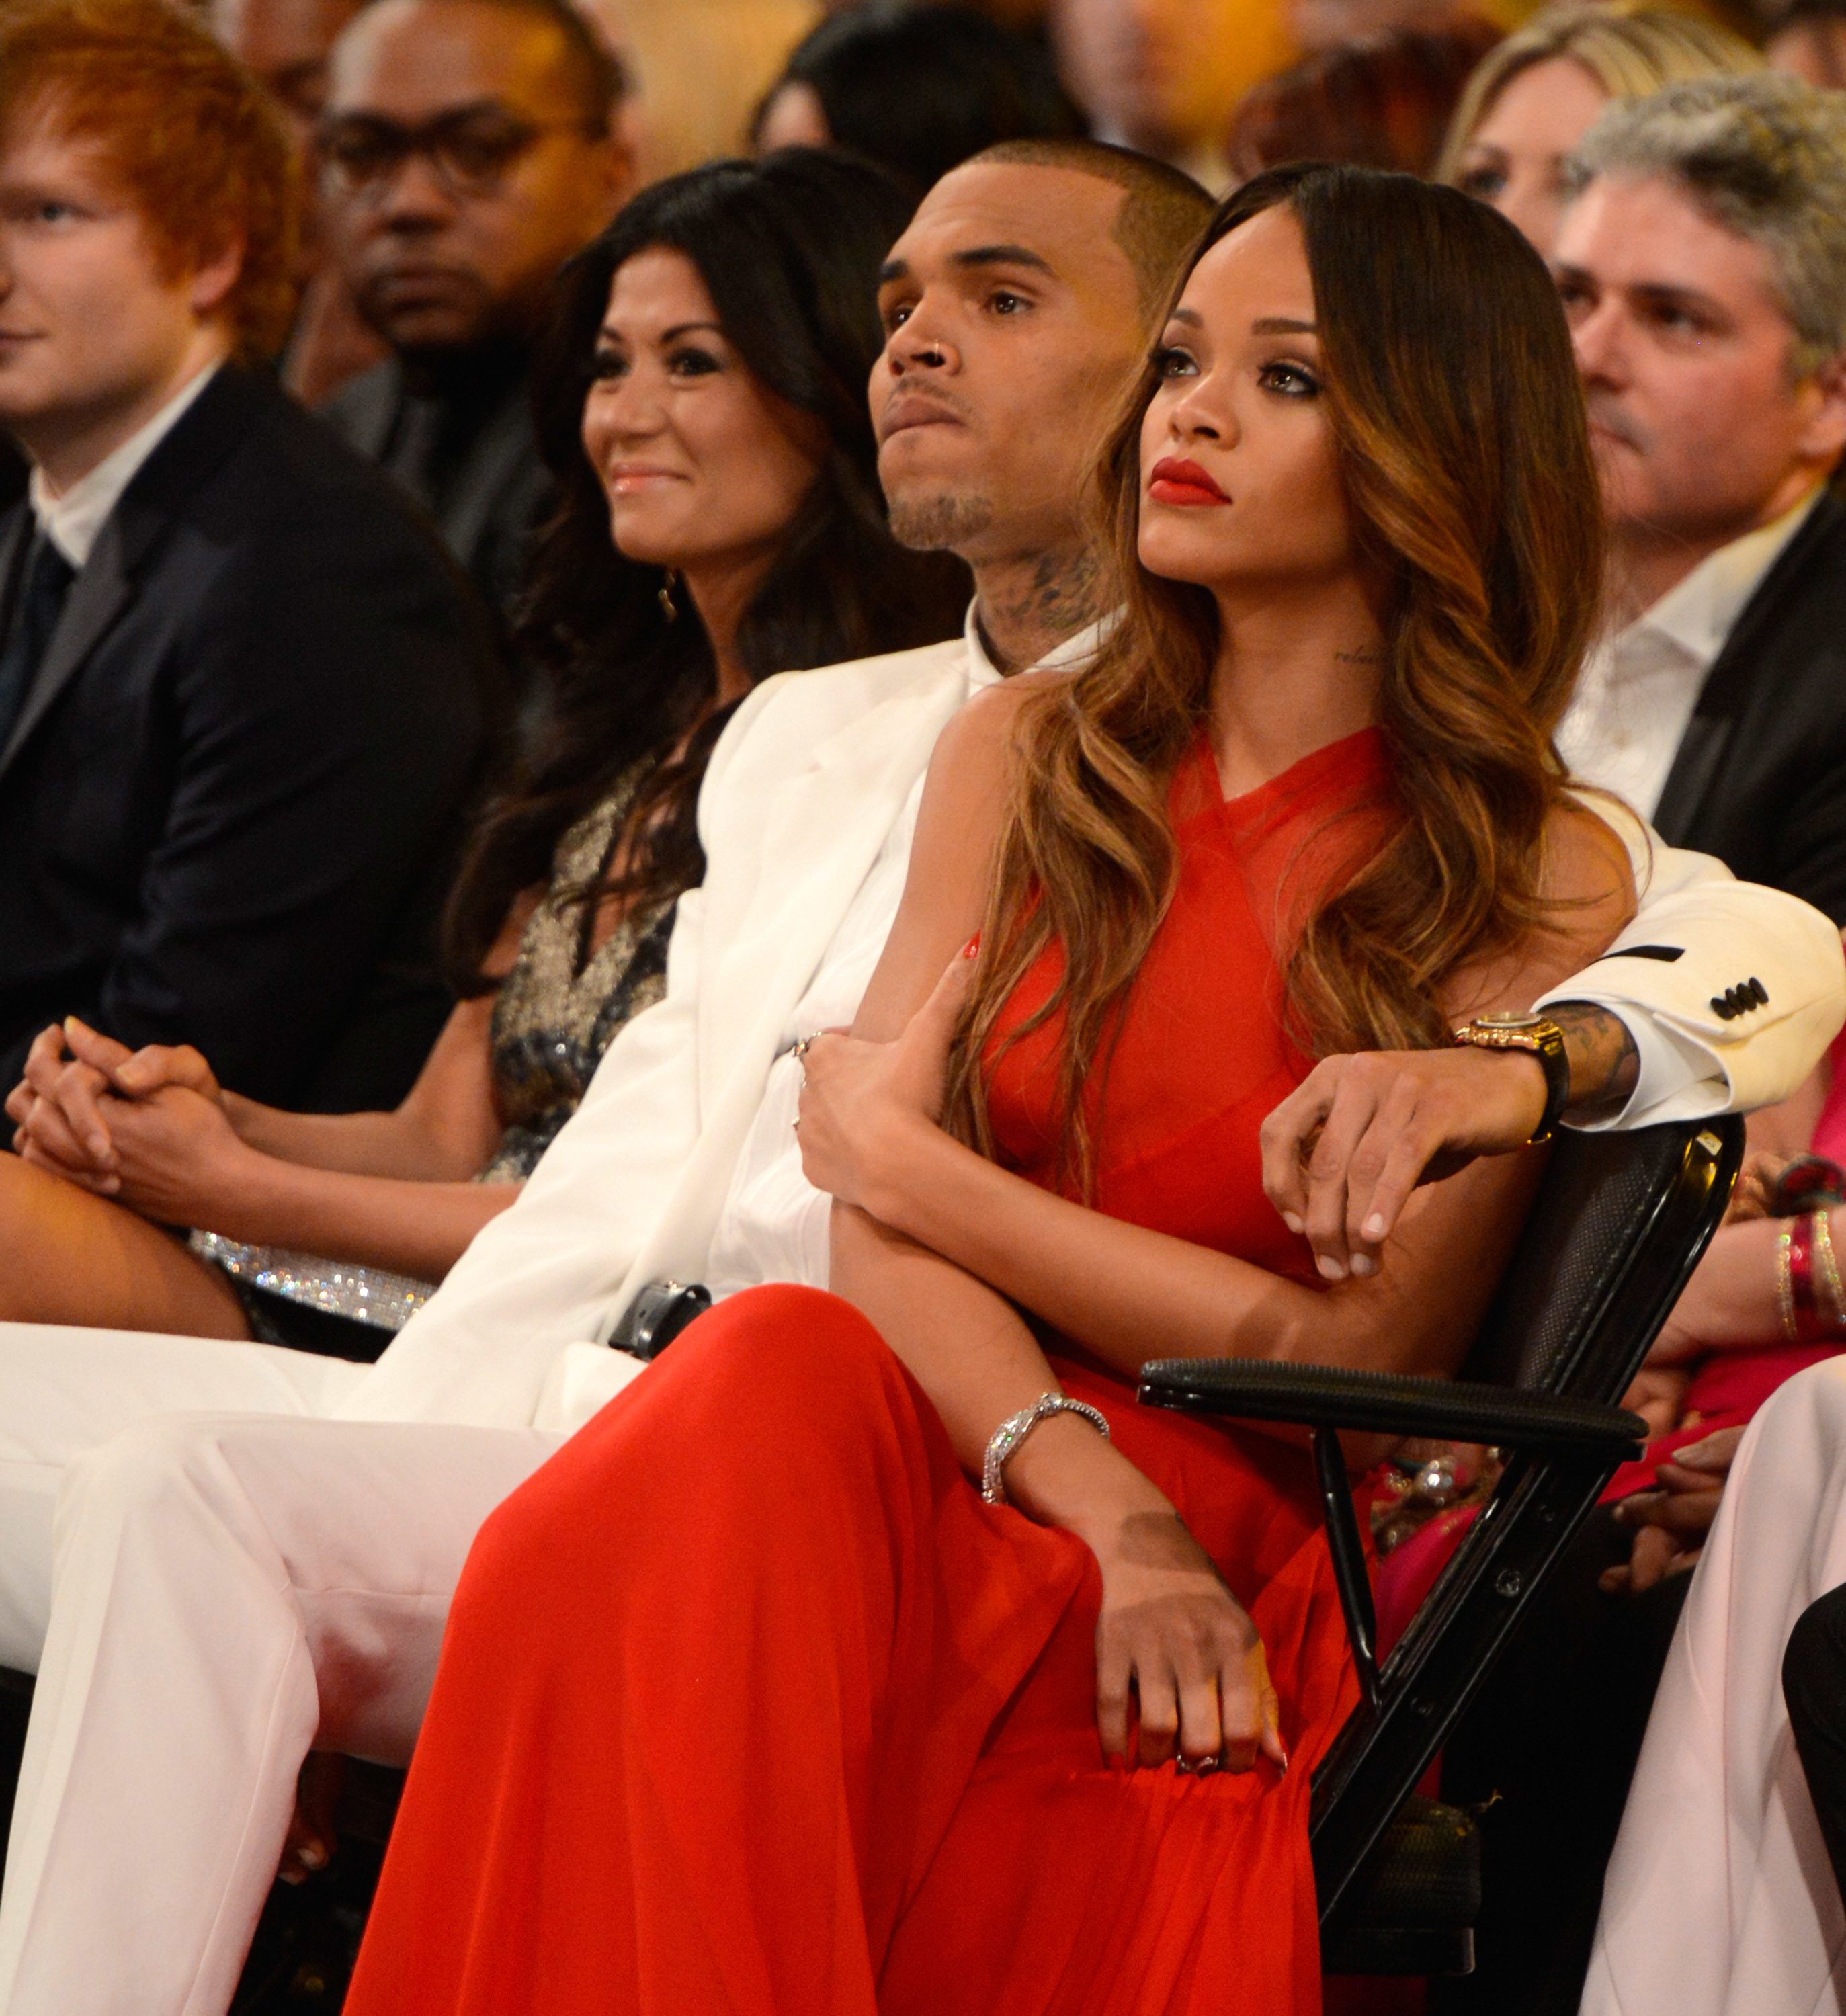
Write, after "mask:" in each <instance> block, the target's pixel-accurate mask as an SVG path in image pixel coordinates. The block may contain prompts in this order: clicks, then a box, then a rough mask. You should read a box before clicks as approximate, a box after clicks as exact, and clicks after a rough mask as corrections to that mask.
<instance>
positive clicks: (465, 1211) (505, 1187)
mask: <svg viewBox="0 0 1846 2016" xmlns="http://www.w3.org/2000/svg"><path fill="white" fill-rule="evenodd" d="M100 1105H101V1109H102V1111H103V1118H104V1119H105V1121H106V1123H107V1125H108V1127H109V1129H110V1135H111V1137H112V1139H113V1157H114V1160H113V1167H112V1168H111V1169H110V1172H108V1173H107V1174H106V1175H94V1174H85V1175H73V1176H72V1177H71V1178H70V1180H72V1181H74V1182H77V1183H81V1185H82V1186H83V1187H84V1188H85V1189H88V1190H94V1191H95V1192H96V1193H98V1194H99V1195H100V1196H104V1197H113V1198H114V1199H115V1200H116V1201H117V1202H118V1203H121V1204H127V1205H128V1207H129V1208H131V1210H134V1211H139V1213H140V1214H141V1215H142V1217H144V1218H148V1219H153V1221H154V1222H156V1223H157V1224H161V1225H175V1226H197V1227H199V1228H200V1229H202V1230H204V1231H208V1232H218V1233H223V1234H224V1235H225V1237H227V1238H229V1239H242V1240H250V1242H252V1243H253V1244H258V1245H266V1246H284V1247H293V1249H295V1250H296V1251H300V1252H306V1253H316V1254H320V1255H324V1256H325V1257H326V1258H328V1259H330V1260H346V1261H353V1262H361V1263H362V1264H365V1265H371V1266H375V1267H388V1268H390V1269H393V1270H394V1271H395V1272H397V1273H405V1274H413V1275H415V1276H417V1277H418V1278H419V1280H426V1281H434V1280H441V1278H442V1277H443V1276H444V1274H446V1273H448V1270H449V1269H450V1268H451V1267H452V1266H453V1265H455V1262H456V1261H457V1260H458V1259H459V1258H460V1257H461V1255H462V1251H463V1249H464V1248H465V1247H466V1245H467V1244H468V1242H469V1240H471V1239H472V1238H473V1237H474V1235H475V1233H477V1232H478V1231H479V1230H480V1228H481V1227H482V1226H484V1224H486V1222H488V1219H490V1218H493V1217H495V1216H497V1215H498V1214H499V1213H500V1212H501V1211H504V1210H506V1208H507V1206H508V1205H509V1204H511V1203H512V1202H513V1199H514V1198H515V1197H517V1196H518V1194H519V1192H520V1186H519V1185H518V1184H517V1183H446V1182H429V1181H425V1180H422V1179H404V1178H401V1177H394V1176H376V1175H355V1174H353V1173H352V1172H349V1171H346V1170H340V1169H320V1168H311V1167H309V1166H308V1165H304V1164H302V1163H299V1162H288V1161H281V1160H279V1159H278V1158H277V1157H275V1156H272V1155H266V1154H263V1153H262V1152H261V1150H259V1149H256V1148H253V1147H250V1144H249V1143H247V1142H246V1141H244V1140H242V1139H239V1136H237V1134H236V1132H234V1131H233V1129H232V1126H231V1125H230V1122H229V1119H228V1118H226V1116H225V1112H224V1111H223V1109H222V1108H221V1107H219V1106H218V1104H217V1103H215V1102H214V1101H213V1100H209V1099H207V1098H205V1097H204V1096H202V1095H201V1094H200V1093H196V1092H193V1091H192V1090H190V1089H189V1088H187V1087H185V1086H183V1085H163V1086H162V1087H161V1088H160V1089H159V1090H158V1091H157V1092H154V1093H149V1094H148V1095H147V1096H146V1097H143V1098H139V1099H132V1100H129V1099H118V1098H116V1097H114V1096H111V1095H106V1096H104V1098H103V1100H102V1101H101V1102H100Z"/></svg>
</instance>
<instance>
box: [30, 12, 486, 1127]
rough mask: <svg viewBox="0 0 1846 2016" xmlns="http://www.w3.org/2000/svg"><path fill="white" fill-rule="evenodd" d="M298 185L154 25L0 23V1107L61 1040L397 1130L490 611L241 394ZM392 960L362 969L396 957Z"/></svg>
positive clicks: (245, 85)
mask: <svg viewBox="0 0 1846 2016" xmlns="http://www.w3.org/2000/svg"><path fill="white" fill-rule="evenodd" d="M293 205H294V196H293V178H292V175H291V170H290V158H289V152H288V146H287V142H286V139H284V137H283V135H282V131H281V128H279V124H277V121H276V118H275V114H274V113H273V111H272V110H271V108H270V106H269V104H268V100H267V99H265V98H264V95H263V94H262V93H261V91H260V89H259V88H258V87H257V85H255V84H254V82H253V81H251V80H250V78H249V77H248V76H247V75H246V74H245V73H244V72H243V71H242V70H239V68H238V67H237V66H236V64H235V63H233V62H232V60H231V59H229V57H228V56H225V53H224V52H222V51H221V49H219V48H218V45H216V44H215V43H214V41H212V40H211V38H210V36H209V35H208V34H207V33H206V32H205V31H204V30H203V27H200V26H198V25H196V24H195V23H193V21H191V20H189V18H187V17H186V16H185V15H183V14H182V13H181V12H180V11H179V10H178V9H176V8H173V7H170V6H168V5H164V4H162V0H9V5H8V6H7V7H6V9H5V12H4V13H0V427H3V428H4V429H5V430H6V431H7V432H8V433H9V434H11V435H12V436H13V438H14V439H15V440H16V441H17V443H18V444H19V445H20V447H21V448H23V450H24V451H25V452H26V453H27V456H28V457H29V458H30V459H31V464H32V475H31V489H30V493H29V495H28V497H27V499H26V501H25V502H23V503H21V504H19V505H17V506H15V507H14V509H13V510H12V511H11V512H10V513H8V514H7V515H6V516H5V517H0V860H3V861H5V862H6V863H7V864H8V866H9V873H7V874H6V875H5V876H4V877H0V1083H3V1084H5V1085H7V1086H9V1087H10V1086H11V1085H13V1083H14V1082H16V1080H17V1079H18V1078H19V1075H20V1067H21V1065H22V1064H23V1060H24V1057H25V1054H26V1051H27V1046H29V1044H30V1043H31V1040H32V1039H33V1038H34V1036H36V1035H38V1033H39V1032H40V1031H41V1030H43V1029H44V1028H45V1027H46V1026H47V1024H50V1023H52V1022H55V1021H58V1020H59V1018H60V1017H63V1016H65V1015H67V1014H70V1013H77V1014H80V1015H81V1016H83V1017H85V1019H86V1020H88V1021H92V1022H94V1023H95V1024H98V1025H99V1026H100V1027H102V1028H106V1029H108V1030H110V1031H111V1032H112V1033H113V1035H117V1036H119V1037H121V1039H123V1040H124V1042H147V1041H149V1040H158V1041H164V1042H166V1041H180V1040H185V1041H190V1042H196V1043H197V1044H198V1045H199V1046H200V1047H201V1048H202V1049H204V1050H205V1052H206V1053H207V1055H209V1056H211V1057H215V1058H218V1059H220V1060H221V1061H222V1063H223V1065H224V1068H225V1078H226V1080H227V1082H229V1083H231V1084H234V1085H237V1086H238V1087H239V1089H241V1090H243V1091H246V1092H248V1093H253V1094H255V1095H256V1096H259V1097H261V1098H264V1099H268V1100H280V1101H282V1102H285V1103H290V1104H295V1105H303V1104H317V1103H318V1104H329V1105H331V1104H339V1105H345V1106H358V1105H371V1104H379V1103H391V1102H393V1101H394V1100H396V1099H397V1098H398V1097H400V1096H401V1094H402V1093H403V1092H404V1090H405V1089H406V1088H407V1087H408V1085H409V1083H410V1081H411V1078H412V1077H413V1076H414V1075H415V1072H416V1067H417V1065H418V1064H419V1062H420V1060H421V1057H422V1055H423V1051H424V1050H425V1049H426V1048H427V1045H428V1042H429V1040H430V1039H431V1038H433V1036H434V1032H435V1031H436V1029H437V1028H438V1027H439V1026H440V1024H441V1018H442V1015H443V1013H444V1004H443V999H442V996H441V992H440V991H439V989H438V988H437V986H436V985H435V982H434V974H427V975H419V974H418V973H417V971H416V966H417V960H418V955H419V937H420V928H419V926H420V919H421V917H422V915H423V913H424V912H425V911H426V909H428V908H429V896H430V892H429V891H427V890H426V888H425V887H424V886H423V884H425V882H426V880H427V879H428V878H429V877H430V875H431V873H433V872H435V870H436V869H437V863H438V859H439V856H440V855H441V850H442V847H443V843H444V836H445V834H446V833H447V830H448V827H449V825H450V823H451V822H452V819H454V817H455V813H456V810H457V808H458V805H459V801H460V799H461V797H462V793H463V792H464V790H466V787H467V784H468V782H469V779H470V774H471V772H472V770H473V765H474V764H475V761H476V758H477V754H478V752H479V750H480V744H481V740H482V736H483V730H484V718H483V717H484V701H483V697H482V695H483V689H484V686H485V683H486V681H487V678H488V667H487V663H486V660H485V658H484V645H483V643H482V639H483V636H484V619H483V618H482V617H480V614H479V613H478V612H477V610H476V608H475V607H474V604H473V601H472V599H471V598H470V596H469V594H468V592H467V590H466V587H465V585H462V584H461V583H460V582H459V580H458V579H457V578H456V577H455V574H454V572H453V570H452V568H451V567H450V566H449V565H448V563H447V561H446V560H445V558H444V556H442V555H441V553H440V551H439V549H437V547H436V545H435V544H434V541H433V540H432V539H431V538H429V537H428V536H426V535H425V533H424V532H423V531H422V530H421V529H420V528H419V527H418V526H417V525H416V524H414V523H413V522H412V520H411V519H410V518H409V517H408V516H406V515H405V513H403V511H402V510H401V508H400V507H399V506H398V504H397V503H396V502H395V501H394V495H393V494H392V493H391V492H390V491H389V490H388V489H387V488H386V486H385V485H383V484H382V483H381V482H380V480H379V478H378V477H376V474H375V473H373V472H372V471H371V470H369V469H367V468H366V467H365V466H364V465H363V464H362V463H360V462H359V461H358V459H356V458H354V457H352V456H351V455H348V454H347V452H346V451H345V450H344V448H342V447H340V445H339V444H338V443H336V441H333V439H332V438H331V437H329V436H328V434H326V432H325V430H323V429H322V428H321V427H319V425H318V423H315V422H314V421H313V420H311V419H308V417H307V416H304V415H303V414H301V413H300V412H298V411H297V410H296V409H294V408H293V406H291V405H290V404H289V403H288V401H286V400H285V399H284V398H283V397H282V394H280V392H279V391H277V390H276V388H275V385H274V383H272V380H271V379H270V378H269V376H268V374H267V373H266V372H264V371H263V370H260V369H250V368H248V367H249V366H250V365H257V364H259V363H261V362H263V361H264V360H266V359H268V358H270V357H271V356H272V355H274V353H275V350H276V349H277V347H279V344H280V343H281V341H282V337H283V335H284V334H285V333H286V329H287V327H288V324H289V320H290V315H291V314H292V312H293V277H292V276H293V257H294V253H293V247H294V235H295V221H294V208H293ZM387 962H388V965H387Z"/></svg>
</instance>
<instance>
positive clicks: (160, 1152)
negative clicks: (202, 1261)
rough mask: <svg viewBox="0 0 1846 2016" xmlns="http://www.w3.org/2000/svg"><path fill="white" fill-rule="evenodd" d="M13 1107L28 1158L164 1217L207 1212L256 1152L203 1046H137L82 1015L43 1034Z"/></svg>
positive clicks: (18, 1141)
mask: <svg viewBox="0 0 1846 2016" xmlns="http://www.w3.org/2000/svg"><path fill="white" fill-rule="evenodd" d="M6 1112H7V1116H8V1118H9V1119H11V1120H12V1121H13V1148H14V1150H15V1152H16V1154H18V1155H19V1156H20V1157H21V1159H22V1160H23V1161H27V1162H29V1163H31V1164H32V1165H34V1167H35V1168H41V1169H44V1170H45V1171H47V1172H49V1173H50V1174H52V1175H56V1176H60V1177H62V1178H63V1179H64V1180H65V1181H66V1182H67V1183H74V1184H76V1185H77V1186H78V1187H79V1188H81V1189H83V1190H88V1191H90V1192H92V1193H93V1194H94V1195H95V1196H98V1197H111V1198H113V1199H115V1200H116V1201H117V1202H119V1203H121V1204H127V1205H128V1206H129V1207H130V1208H131V1209H133V1210H135V1211H139V1213H141V1215H142V1216H143V1217H146V1218H149V1219H153V1220H155V1221H156V1222H158V1223H160V1224H166V1225H192V1224H196V1223H197V1222H200V1218H201V1217H202V1216H203V1215H204V1212H203V1206H204V1205H205V1204H206V1203H207V1200H208V1199H211V1198H214V1197H222V1196H223V1194H224V1190H225V1185H226V1184H227V1183H229V1182H231V1181H232V1180H234V1179H235V1172H236V1163H237V1160H238V1158H239V1157H240V1156H241V1155H243V1154H247V1152H248V1150H246V1149H245V1147H244V1145H243V1143H242V1141H241V1140H240V1139H239V1138H238V1136H237V1133H236V1130H235V1129H233V1127H232V1125H231V1121H230V1119H229V1115H228V1114H227V1113H226V1111H225V1095H224V1093H223V1092H222V1090H221V1089H220V1087H219V1085H218V1080H217V1078H215V1077H214V1075H213V1073H212V1070H211V1066H210V1065H209V1064H207V1062H206V1061H205V1060H204V1058H203V1057H201V1056H200V1054H199V1053H198V1052H197V1051H196V1050H195V1049H192V1048H190V1047H189V1046H183V1045H182V1046H177V1047H171V1048H170V1047H168V1046H165V1045H163V1044H151V1045H149V1046H147V1047H146V1048H145V1049H139V1050H130V1049H128V1046H127V1045H126V1044H124V1043H118V1042H115V1041H114V1040H113V1038H110V1037H108V1036H105V1035H102V1034H101V1033H100V1032H99V1031H97V1030H95V1029H92V1028H90V1027H89V1026H88V1024H87V1023H85V1022H82V1021H79V1020H78V1019H77V1017H75V1016H72V1017H70V1018H69V1019H68V1020H67V1021H65V1022H64V1023H63V1024H62V1025H61V1026H54V1027H52V1028H49V1029H46V1030H45V1031H43V1032H42V1033H41V1035H39V1036H38V1039H37V1040H36V1041H35V1042H34V1043H33V1045H32V1047H31V1050H30V1051H29V1052H28V1053H27V1058H26V1068H25V1075H24V1076H23V1078H21V1080H20V1082H19V1084H18V1085H16V1086H15V1087H14V1088H13V1091H12V1092H11V1093H9V1095H8V1096H7V1100H6Z"/></svg>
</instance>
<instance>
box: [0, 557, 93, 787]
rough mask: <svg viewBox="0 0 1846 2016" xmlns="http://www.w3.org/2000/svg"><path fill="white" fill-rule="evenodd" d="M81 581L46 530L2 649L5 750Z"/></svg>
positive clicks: (23, 573) (1, 739) (1, 744)
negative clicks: (72, 587) (73, 589)
mask: <svg viewBox="0 0 1846 2016" xmlns="http://www.w3.org/2000/svg"><path fill="white" fill-rule="evenodd" d="M76 578H77V571H76V570H75V568H74V567H72V566H71V564H70V562H69V561H68V560H66V559H65V557H64V556H63V554H62V553H59V551H58V549H57V548H56V546H54V545H52V542H51V540H50V538H49V536H48V535H46V533H45V531H44V530H43V529H42V527H41V529H40V531H38V534H37V535H35V536H34V539H33V541H32V550H31V552H30V553H28V554H27V556H26V564H25V566H24V567H23V568H21V570H20V586H19V592H18V594H17V595H16V596H14V598H13V607H12V609H11V610H10V611H9V621H8V623H7V626H6V644H5V649H4V650H0V751H4V750H5V747H6V744H7V742H8V740H9V738H10V737H11V736H12V734H13V728H14V725H16V722H18V720H19V718H20V709H21V708H22V707H23V706H24V705H25V704H26V696H27V694H28V693H31V690H32V682H33V681H34V679H36V678H37V677H38V668H39V667H40V666H41V664H44V662H45V653H46V651H47V650H49V648H50V646H51V641H52V636H53V635H54V634H55V632H56V630H57V627H58V618H59V617H60V616H62V615H63V613H64V603H65V599H66V598H67V596H69V594H70V584H71V582H72V581H74V580H75V579H76Z"/></svg>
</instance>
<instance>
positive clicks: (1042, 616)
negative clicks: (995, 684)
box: [981, 546, 1099, 671]
mask: <svg viewBox="0 0 1846 2016" xmlns="http://www.w3.org/2000/svg"><path fill="white" fill-rule="evenodd" d="M1098 575H1099V570H1098V568H1097V566H1096V558H1095V556H1094V555H1093V554H1092V553H1090V552H1089V550H1088V549H1087V548H1085V547H1081V546H1079V547H1076V548H1074V549H1067V550H1066V551H1064V552H1062V553H1040V554H1039V555H1038V556H1036V557H1035V559H1032V560H1026V561H1021V562H1019V563H1016V564H1015V565H1013V566H1011V567H1008V568H1007V569H1006V571H1004V573H1003V574H1002V576H1001V578H1000V579H999V581H991V580H990V581H985V582H983V583H982V585H981V631H982V633H983V635H984V636H985V637H986V639H987V640H988V645H989V646H990V648H991V650H993V653H994V655H995V661H996V662H998V663H999V664H1000V665H1001V669H1002V671H1020V670H1023V669H1024V668H1025V667H1026V666H1027V665H1031V664H1036V663H1037V661H1038V660H1039V659H1040V658H1042V657H1044V656H1045V653H1046V652H1048V651H1050V650H1054V649H1055V648H1056V646H1058V645H1060V644H1061V643H1063V642H1064V640H1065V639H1066V638H1067V637H1072V636H1074V635H1076V633H1077V632H1078V631H1079V630H1081V629H1082V628H1083V627H1084V626H1085V624H1089V623H1093V622H1094V621H1096V616H1097V613H1098V612H1097V609H1096V585H1097V580H1098Z"/></svg>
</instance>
